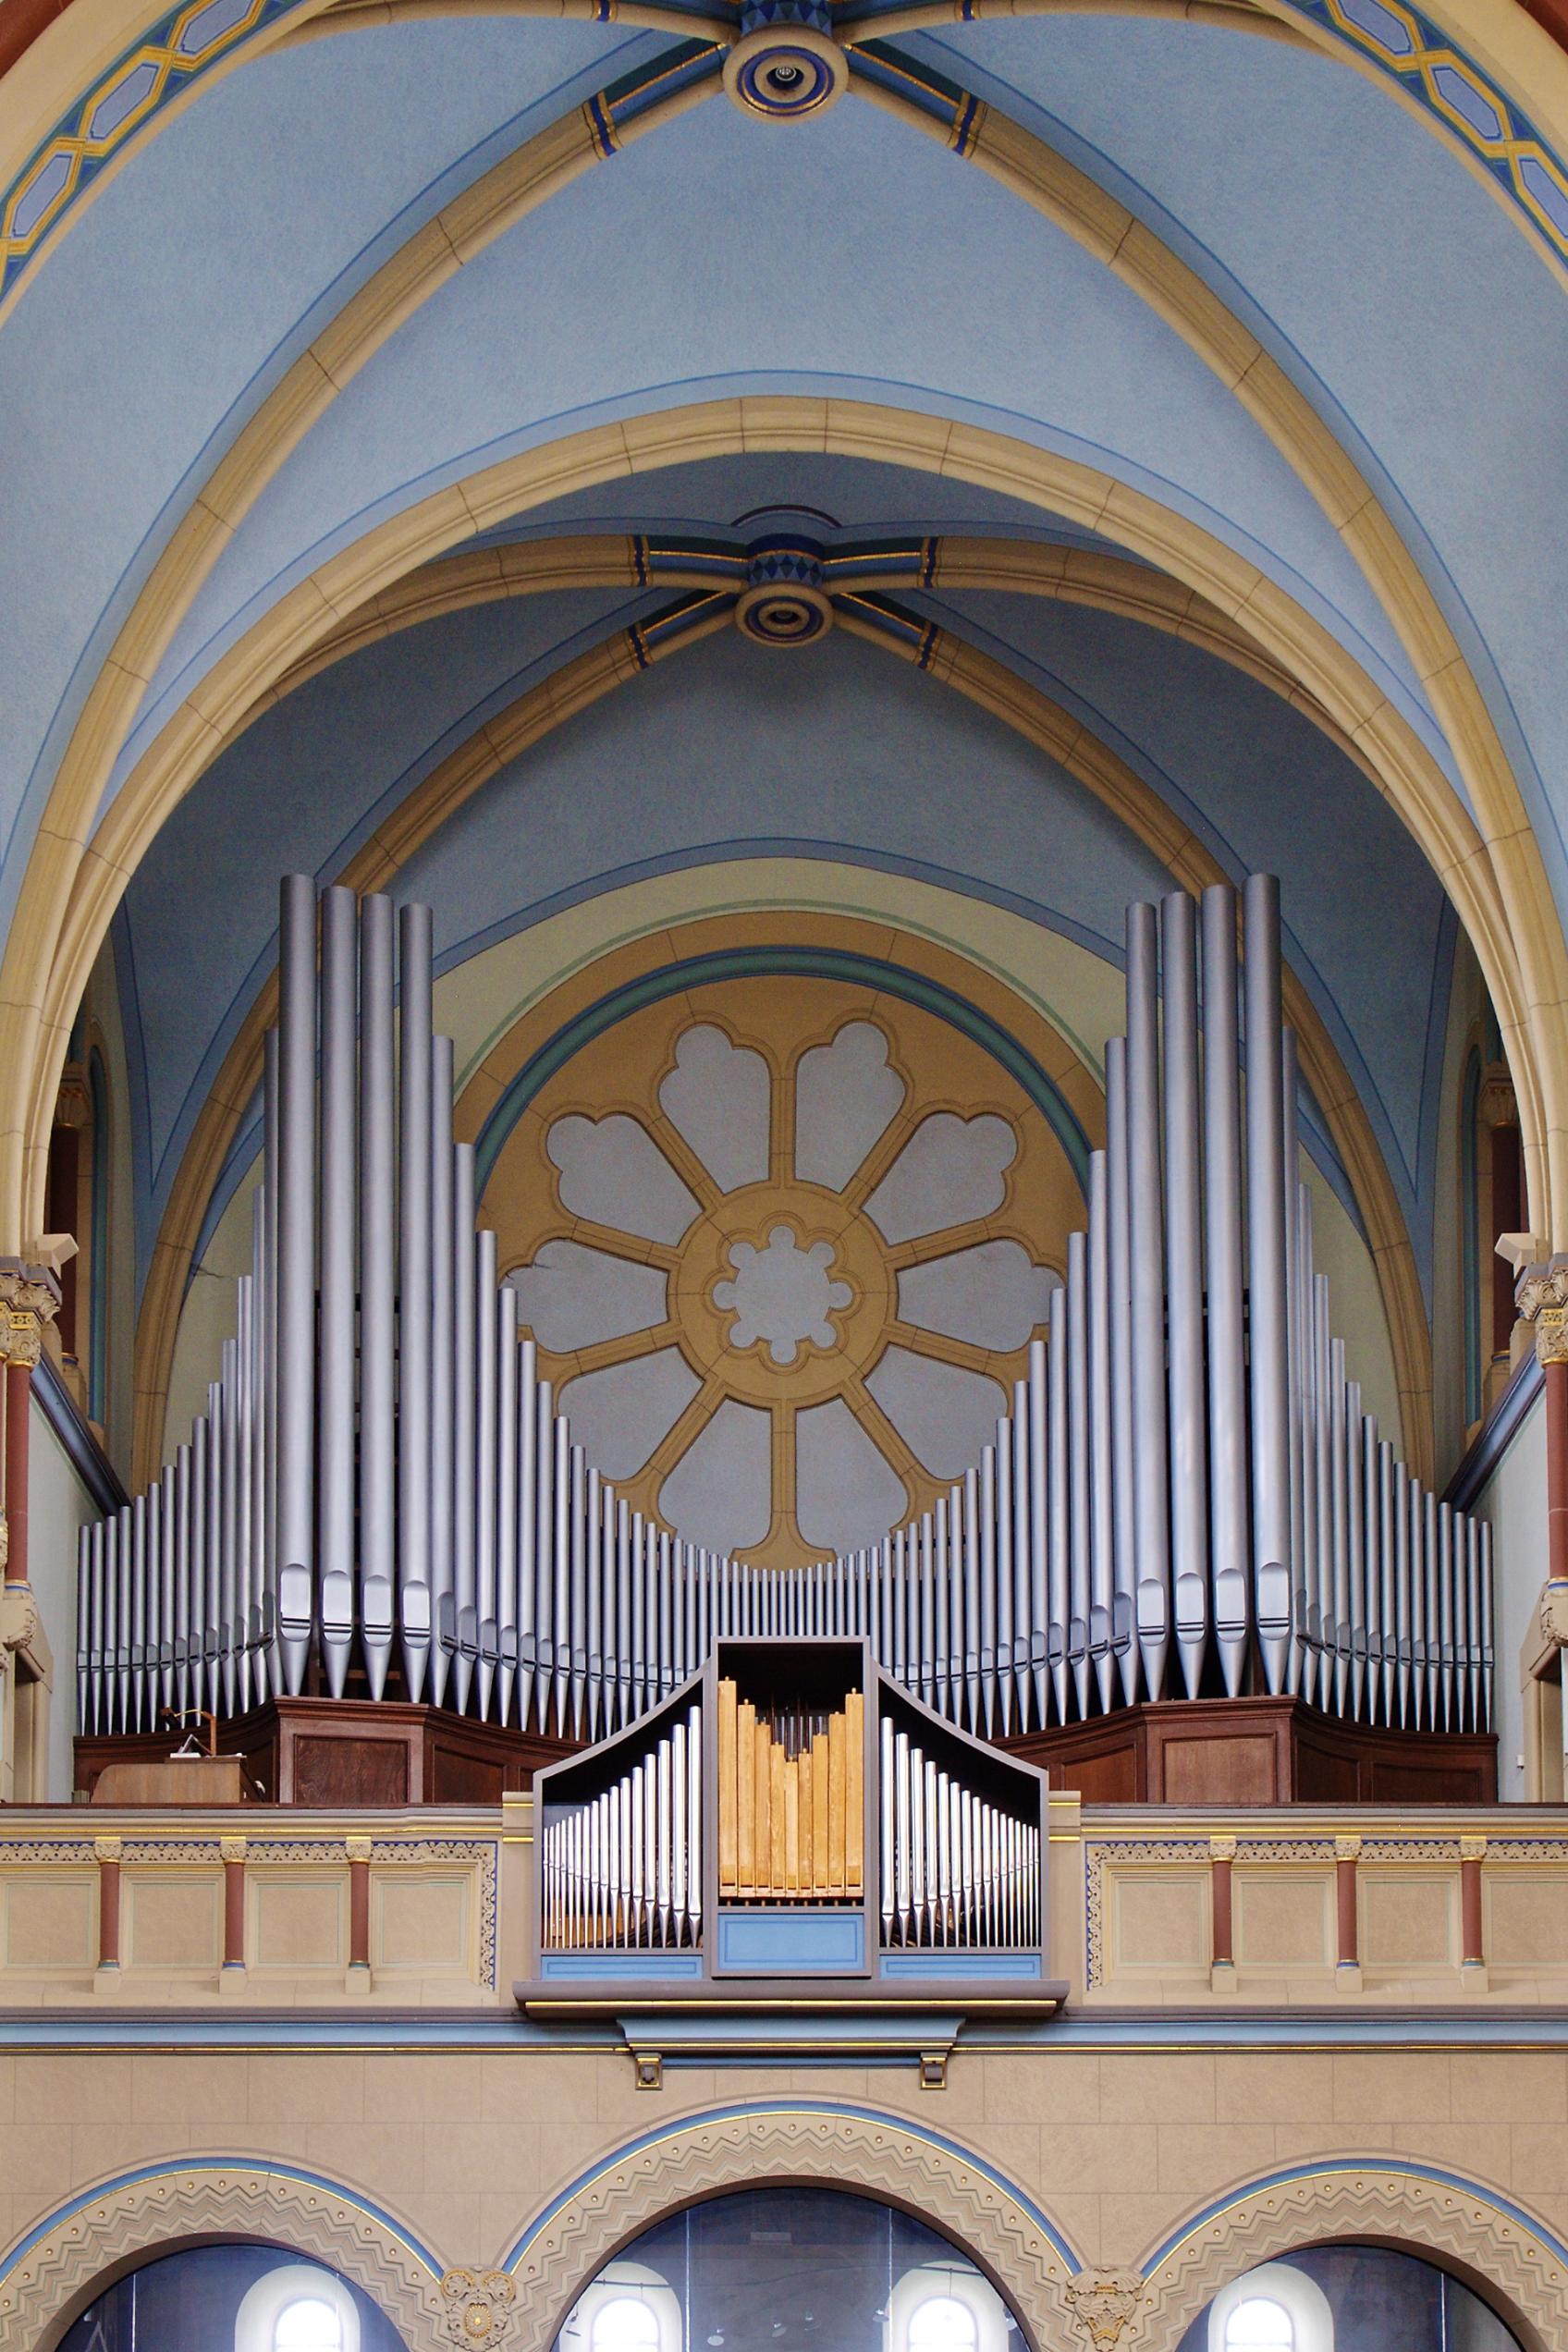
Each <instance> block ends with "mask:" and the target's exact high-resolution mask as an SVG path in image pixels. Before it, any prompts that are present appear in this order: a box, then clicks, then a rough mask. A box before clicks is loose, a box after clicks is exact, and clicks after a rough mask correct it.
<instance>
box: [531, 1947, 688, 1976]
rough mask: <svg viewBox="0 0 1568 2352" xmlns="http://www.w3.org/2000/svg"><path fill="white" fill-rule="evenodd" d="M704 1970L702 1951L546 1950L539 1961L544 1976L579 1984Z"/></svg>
mask: <svg viewBox="0 0 1568 2352" xmlns="http://www.w3.org/2000/svg"><path fill="white" fill-rule="evenodd" d="M702 1973H703V1955H702V1954H701V1953H700V1952H546V1953H545V1954H544V1955H543V1957H542V1958H541V1960H540V1962H539V1974H540V1976H541V1977H545V1978H562V1977H564V1978H572V1979H574V1980H575V1981H577V1982H579V1983H581V1982H582V1981H583V1979H585V1978H587V1979H590V1980H592V1979H594V1978H597V1979H599V1980H601V1981H604V1980H606V1979H611V1980H614V1981H615V1982H617V1983H624V1982H625V1981H626V1979H627V1978H629V1977H649V1978H663V1977H700V1976H701V1975H702Z"/></svg>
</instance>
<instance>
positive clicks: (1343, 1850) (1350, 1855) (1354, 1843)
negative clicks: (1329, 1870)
mask: <svg viewBox="0 0 1568 2352" xmlns="http://www.w3.org/2000/svg"><path fill="white" fill-rule="evenodd" d="M1360 1858H1361V1840H1360V1839H1359V1838H1358V1837H1356V1836H1355V1835H1354V1832H1353V1833H1352V1834H1351V1835H1350V1836H1348V1837H1337V1838H1336V1839H1335V1840H1334V1859H1335V1861H1336V1862H1357V1861H1359V1860H1360Z"/></svg>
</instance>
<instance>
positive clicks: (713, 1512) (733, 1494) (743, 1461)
mask: <svg viewBox="0 0 1568 2352" xmlns="http://www.w3.org/2000/svg"><path fill="white" fill-rule="evenodd" d="M772 1493H773V1426H772V1423H771V1421H770V1419H769V1417H768V1415H766V1413H760V1412H758V1410H757V1409H756V1407H755V1406H754V1405H750V1404H741V1403H737V1401H736V1400H735V1398H733V1397H729V1398H727V1399H726V1401H725V1403H723V1404H721V1405H720V1406H719V1408H718V1411H717V1413H716V1414H715V1415H714V1416H713V1419H712V1420H711V1421H710V1422H709V1423H708V1425H707V1427H706V1428H705V1429H704V1430H703V1432H702V1433H701V1435H700V1436H699V1437H698V1438H697V1439H695V1441H694V1442H693V1443H692V1445H691V1446H690V1447H688V1449H687V1451H686V1452H685V1453H683V1454H682V1455H681V1457H680V1461H679V1462H678V1463H677V1464H676V1465H675V1467H674V1469H673V1470H672V1471H671V1472H670V1474H669V1476H668V1478H667V1479H666V1480H665V1482H664V1485H663V1486H662V1487H661V1488H660V1489H659V1510H660V1512H661V1513H662V1514H663V1516H664V1517H665V1518H666V1519H668V1522H669V1524H670V1525H671V1526H672V1527H673V1528H674V1529H675V1532H676V1534H677V1535H680V1536H684V1537H686V1540H687V1541H688V1542H689V1543H695V1544H705V1545H706V1546H707V1547H708V1548H709V1549H710V1550H714V1551H723V1552H733V1551H738V1550H742V1549H743V1548H744V1546H745V1545H747V1544H754V1543H761V1541H762V1539H763V1537H765V1536H766V1533H767V1528H768V1521H769V1519H770V1517H771V1515H772Z"/></svg>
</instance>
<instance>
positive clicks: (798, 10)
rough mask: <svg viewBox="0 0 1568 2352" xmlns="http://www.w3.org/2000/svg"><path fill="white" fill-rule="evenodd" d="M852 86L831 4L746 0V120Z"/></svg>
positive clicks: (740, 67)
mask: <svg viewBox="0 0 1568 2352" xmlns="http://www.w3.org/2000/svg"><path fill="white" fill-rule="evenodd" d="M849 81H850V61H849V57H848V55H846V54H845V52H844V50H843V49H842V48H841V47H840V46H839V42H838V41H837V40H836V39H835V37H834V32H833V11H832V9H831V8H830V7H829V6H828V5H827V0H746V5H745V6H743V7H742V8H741V37H740V39H739V40H738V41H737V42H736V43H735V44H734V46H733V48H732V49H731V50H730V52H729V55H728V56H727V57H726V59H725V61H724V87H725V89H726V90H727V91H728V92H729V95H730V97H731V98H732V99H733V100H734V101H735V104H737V105H738V106H739V107H740V109H741V113H742V114H747V115H760V116H762V118H763V120H764V121H765V122H801V121H803V120H804V118H805V117H806V116H808V115H820V114H825V113H826V112H827V108H828V107H829V106H836V105H837V104H838V103H839V99H840V98H841V97H842V96H843V94H844V92H845V91H846V90H847V89H848V87H849ZM824 625H825V626H826V624H824Z"/></svg>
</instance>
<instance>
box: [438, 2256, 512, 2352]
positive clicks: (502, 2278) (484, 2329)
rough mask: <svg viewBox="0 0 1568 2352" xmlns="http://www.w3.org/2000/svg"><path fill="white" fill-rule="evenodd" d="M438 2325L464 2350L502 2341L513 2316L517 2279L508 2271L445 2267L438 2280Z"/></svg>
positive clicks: (486, 2347)
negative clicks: (447, 2268)
mask: <svg viewBox="0 0 1568 2352" xmlns="http://www.w3.org/2000/svg"><path fill="white" fill-rule="evenodd" d="M441 2302H442V2311H441V2327H442V2332H443V2334H445V2335H446V2336H447V2339H448V2340H449V2341H450V2342H451V2343H453V2344H459V2345H462V2346H465V2347H466V2352H476V2347H479V2346H483V2347H484V2352H491V2347H492V2346H496V2345H498V2344H505V2342H506V2341H507V2339H508V2336H509V2335H510V2334H511V2332H512V2322H513V2321H514V2319H515V2318H516V2316H517V2281H516V2280H515V2279H514V2278H513V2277H512V2275H511V2273H510V2272H509V2271H448V2272H447V2273H446V2275H445V2277H444V2278H443V2279H442V2281H441Z"/></svg>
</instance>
